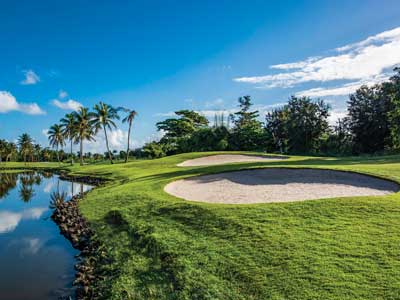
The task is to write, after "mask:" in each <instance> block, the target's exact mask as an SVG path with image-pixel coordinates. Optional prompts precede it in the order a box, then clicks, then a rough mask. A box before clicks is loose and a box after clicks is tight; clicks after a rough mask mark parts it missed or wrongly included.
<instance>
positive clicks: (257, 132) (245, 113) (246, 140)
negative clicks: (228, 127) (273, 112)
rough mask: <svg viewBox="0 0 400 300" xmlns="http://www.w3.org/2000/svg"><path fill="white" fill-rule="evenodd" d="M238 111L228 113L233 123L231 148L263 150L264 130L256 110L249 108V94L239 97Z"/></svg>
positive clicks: (250, 105)
mask: <svg viewBox="0 0 400 300" xmlns="http://www.w3.org/2000/svg"><path fill="white" fill-rule="evenodd" d="M238 102H239V111H237V112H235V113H234V114H231V115H230V119H231V121H232V123H233V128H232V134H231V135H230V141H229V145H230V147H231V148H232V150H264V146H265V143H264V137H265V136H264V130H263V126H262V123H261V122H260V121H259V120H258V117H259V112H258V110H254V111H252V110H251V107H252V105H253V104H252V103H251V98H250V96H244V97H240V98H239V99H238Z"/></svg>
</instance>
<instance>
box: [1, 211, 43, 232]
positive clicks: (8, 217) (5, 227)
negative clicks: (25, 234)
mask: <svg viewBox="0 0 400 300" xmlns="http://www.w3.org/2000/svg"><path fill="white" fill-rule="evenodd" d="M46 210H47V208H46V207H35V208H30V209H27V210H24V211H23V212H18V213H15V212H10V211H0V233H7V232H11V231H14V230H15V228H17V226H18V224H19V222H21V220H23V219H25V220H37V219H39V218H40V217H41V216H42V214H43V213H44V212H45V211H46Z"/></svg>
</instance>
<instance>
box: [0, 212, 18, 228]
mask: <svg viewBox="0 0 400 300" xmlns="http://www.w3.org/2000/svg"><path fill="white" fill-rule="evenodd" d="M21 218H22V216H21V214H19V213H13V212H8V211H2V212H0V233H7V232H10V231H14V229H15V228H17V226H18V224H19V222H20V221H21Z"/></svg>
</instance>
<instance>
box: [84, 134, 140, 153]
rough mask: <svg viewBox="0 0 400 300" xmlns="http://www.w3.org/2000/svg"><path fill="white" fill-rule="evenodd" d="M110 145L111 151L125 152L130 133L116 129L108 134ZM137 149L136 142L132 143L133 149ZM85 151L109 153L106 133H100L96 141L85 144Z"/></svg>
mask: <svg viewBox="0 0 400 300" xmlns="http://www.w3.org/2000/svg"><path fill="white" fill-rule="evenodd" d="M107 137H108V143H109V146H110V150H111V151H113V150H117V151H120V150H125V148H126V146H127V143H128V131H124V130H122V129H116V130H113V131H108V132H107ZM134 147H136V145H134V141H132V144H131V148H134ZM83 151H84V152H85V153H86V152H92V153H104V152H106V151H107V147H106V142H105V137H104V132H103V131H99V133H98V134H97V135H96V137H95V141H92V142H85V146H84V149H83Z"/></svg>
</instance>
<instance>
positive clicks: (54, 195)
mask: <svg viewBox="0 0 400 300" xmlns="http://www.w3.org/2000/svg"><path fill="white" fill-rule="evenodd" d="M90 188H91V187H90V186H87V185H83V184H80V183H71V182H67V181H63V180H60V179H59V177H58V176H55V175H53V174H51V173H48V172H47V173H35V172H27V173H22V174H15V173H0V266H1V271H2V272H0V298H1V299H21V300H22V299H24V300H26V299H30V300H36V299H38V300H39V299H40V300H42V299H58V297H59V296H60V295H61V294H60V291H64V292H65V291H67V292H68V291H69V292H71V289H72V286H71V282H72V281H73V277H74V270H73V265H74V263H75V260H74V255H75V254H77V252H76V251H75V250H74V249H73V248H72V247H71V245H70V243H69V242H68V241H67V240H66V239H65V238H64V237H63V236H62V235H60V234H59V229H58V227H57V226H56V224H54V223H53V221H52V220H51V218H50V215H51V207H53V205H55V204H56V203H57V201H68V200H69V199H70V198H71V196H72V195H75V194H76V193H79V192H81V191H83V192H84V191H87V190H89V189H90ZM21 282H23V284H22V285H21ZM55 291H58V292H55Z"/></svg>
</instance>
